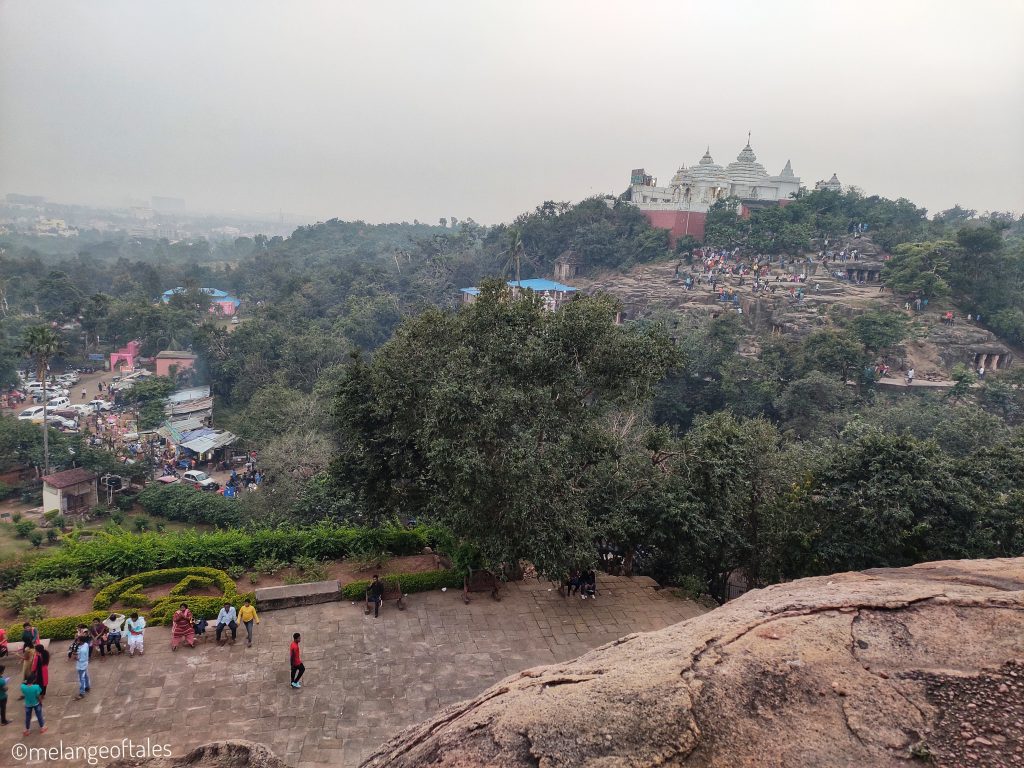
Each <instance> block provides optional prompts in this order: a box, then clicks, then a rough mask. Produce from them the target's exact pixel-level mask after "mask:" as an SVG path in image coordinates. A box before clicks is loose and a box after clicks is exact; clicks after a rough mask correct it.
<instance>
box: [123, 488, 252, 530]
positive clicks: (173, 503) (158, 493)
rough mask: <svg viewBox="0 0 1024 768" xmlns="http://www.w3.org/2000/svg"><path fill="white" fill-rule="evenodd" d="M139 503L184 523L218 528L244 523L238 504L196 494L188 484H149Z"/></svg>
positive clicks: (207, 495) (153, 512)
mask: <svg viewBox="0 0 1024 768" xmlns="http://www.w3.org/2000/svg"><path fill="white" fill-rule="evenodd" d="M137 499H138V502H139V504H141V505H142V508H143V509H145V510H146V512H148V513H149V514H151V515H155V516H157V517H163V518H166V519H168V520H177V521H180V522H183V523H193V524H194V523H207V524H209V525H215V526H218V527H226V526H237V525H240V524H241V523H242V516H241V514H240V513H239V507H238V505H237V504H236V503H235V502H234V501H233V500H231V499H225V498H224V497H223V496H221V495H220V494H217V493H196V491H195V489H194V488H190V487H188V486H187V485H180V484H177V485H161V484H159V483H153V484H150V485H147V486H146V487H145V488H143V489H142V492H141V493H139V495H138V497H137Z"/></svg>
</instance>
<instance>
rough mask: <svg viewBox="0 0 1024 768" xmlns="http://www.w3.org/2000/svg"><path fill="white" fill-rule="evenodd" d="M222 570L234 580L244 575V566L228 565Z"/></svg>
mask: <svg viewBox="0 0 1024 768" xmlns="http://www.w3.org/2000/svg"><path fill="white" fill-rule="evenodd" d="M224 572H225V573H226V574H227V575H228V576H230V577H231V578H232V579H234V580H235V581H238V580H239V579H240V578H242V577H243V576H245V568H243V567H242V566H240V565H229V566H228V567H227V568H225V569H224Z"/></svg>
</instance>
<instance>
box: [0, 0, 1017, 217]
mask: <svg viewBox="0 0 1024 768" xmlns="http://www.w3.org/2000/svg"><path fill="white" fill-rule="evenodd" d="M1022 28H1024V4H1021V3H1016V2H981V3H972V4H964V3H954V2H899V3H891V2H862V1H858V2H830V3H814V4H810V3H792V2H775V3H771V4H764V3H757V2H748V3H742V2H734V3H728V4H719V3H706V2H704V3H695V2H642V3H630V4H623V3H611V2H558V3H550V2H516V3H502V4H498V3H480V2H468V1H467V2H448V3H445V4H444V5H438V4H433V3H430V4H427V3H413V2H393V3H386V4H364V3H359V4H357V3H335V2H304V3H300V4H297V5H296V4H295V3H285V2H256V3H252V2H244V3H243V2H219V3H215V4H211V3H205V2H176V3H166V4H158V3H152V2H150V3H138V2H114V1H110V0H99V1H97V2H89V3H75V2H49V1H41V2H36V1H33V2H27V1H18V0H14V1H13V2H12V1H8V2H3V3H0V193H5V192H6V193H9V192H18V193H24V194H38V195H46V196H47V197H49V198H50V199H56V200H62V201H67V202H87V203H99V204H109V205H120V204H124V203H125V202H126V201H127V200H130V199H140V198H141V199H148V198H149V197H150V196H152V195H167V196H172V197H178V198H184V199H185V200H186V201H187V204H188V207H189V208H190V209H192V210H204V209H205V210H217V211H240V212H241V211H245V212H265V213H276V212H278V211H285V212H287V213H289V214H292V215H296V214H298V215H301V216H305V217H307V218H309V219H312V218H321V219H326V218H332V217H339V218H342V219H359V218H362V219H366V220H369V221H398V220H409V221H411V220H413V219H414V218H417V219H420V220H422V221H436V220H437V219H438V218H439V217H442V216H451V215H456V216H458V217H460V218H465V217H467V216H469V217H473V218H475V219H476V220H477V221H480V222H482V223H493V222H498V221H507V220H510V219H512V218H513V217H514V216H516V215H517V214H519V213H520V212H522V211H526V210H530V209H532V208H533V207H534V206H535V205H537V204H538V203H539V202H540V201H542V200H546V199H555V200H579V199H581V198H584V197H586V196H589V195H593V194H598V193H615V194H618V193H620V192H622V191H623V190H624V189H625V188H626V186H627V184H628V179H629V171H630V169H631V168H638V167H644V168H646V169H647V171H648V173H652V174H654V175H655V176H657V177H659V178H660V179H662V180H663V181H667V180H668V178H669V177H670V176H671V175H672V173H674V172H675V170H676V168H677V167H678V166H679V165H680V164H681V163H685V164H687V165H692V164H694V163H696V162H697V161H698V159H699V158H700V157H701V155H702V154H703V153H704V151H705V148H707V147H708V146H710V149H711V153H712V155H713V156H714V158H715V161H716V162H719V163H727V162H731V161H732V160H733V159H734V158H735V156H736V154H737V153H738V152H739V150H740V149H741V148H742V147H743V145H744V144H745V143H746V140H747V132H748V131H752V146H753V148H754V150H755V151H756V152H757V155H758V160H759V161H760V162H762V163H763V164H764V165H765V166H766V168H767V169H768V170H769V172H771V173H778V172H779V170H780V169H781V168H782V166H783V165H784V164H785V162H786V161H787V160H791V161H792V164H793V169H794V171H795V172H796V174H797V175H799V176H800V177H801V178H802V180H803V183H804V184H805V185H807V186H813V184H814V182H815V181H816V180H818V179H827V178H829V177H830V176H831V174H832V173H836V174H837V175H838V177H839V178H840V179H841V180H842V182H843V183H844V184H852V185H856V186H858V187H860V188H862V189H863V190H864V191H865V192H867V193H869V194H881V195H885V196H888V197H893V198H895V197H901V196H902V197H907V198H909V199H911V200H913V201H914V202H916V203H917V204H919V205H923V206H926V207H927V208H928V209H929V210H930V211H932V212H936V211H939V210H942V209H944V208H948V207H950V206H952V205H954V204H957V203H959V204H961V205H964V206H967V207H971V208H976V209H978V210H1015V211H1017V212H1020V211H1021V210H1024V144H1022V142H1021V141H1020V138H1021V136H1024V100H1022V99H1021V97H1020V94H1021V93H1022V92H1024V49H1022V48H1021V46H1020V45H1019V40H1018V38H1019V33H1020V30H1021V29H1022Z"/></svg>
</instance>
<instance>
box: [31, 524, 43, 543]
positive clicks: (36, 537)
mask: <svg viewBox="0 0 1024 768" xmlns="http://www.w3.org/2000/svg"><path fill="white" fill-rule="evenodd" d="M28 540H29V541H30V542H31V543H32V546H33V547H38V546H39V545H40V544H42V543H43V532H42V531H40V530H39V529H38V528H35V529H33V530H31V531H29V532H28Z"/></svg>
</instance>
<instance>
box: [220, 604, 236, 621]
mask: <svg viewBox="0 0 1024 768" xmlns="http://www.w3.org/2000/svg"><path fill="white" fill-rule="evenodd" d="M237 617H238V614H237V613H235V606H233V605H232V606H231V607H229V608H221V609H220V613H218V614H217V623H218V624H230V623H231V622H232V621H236V619H237Z"/></svg>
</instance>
